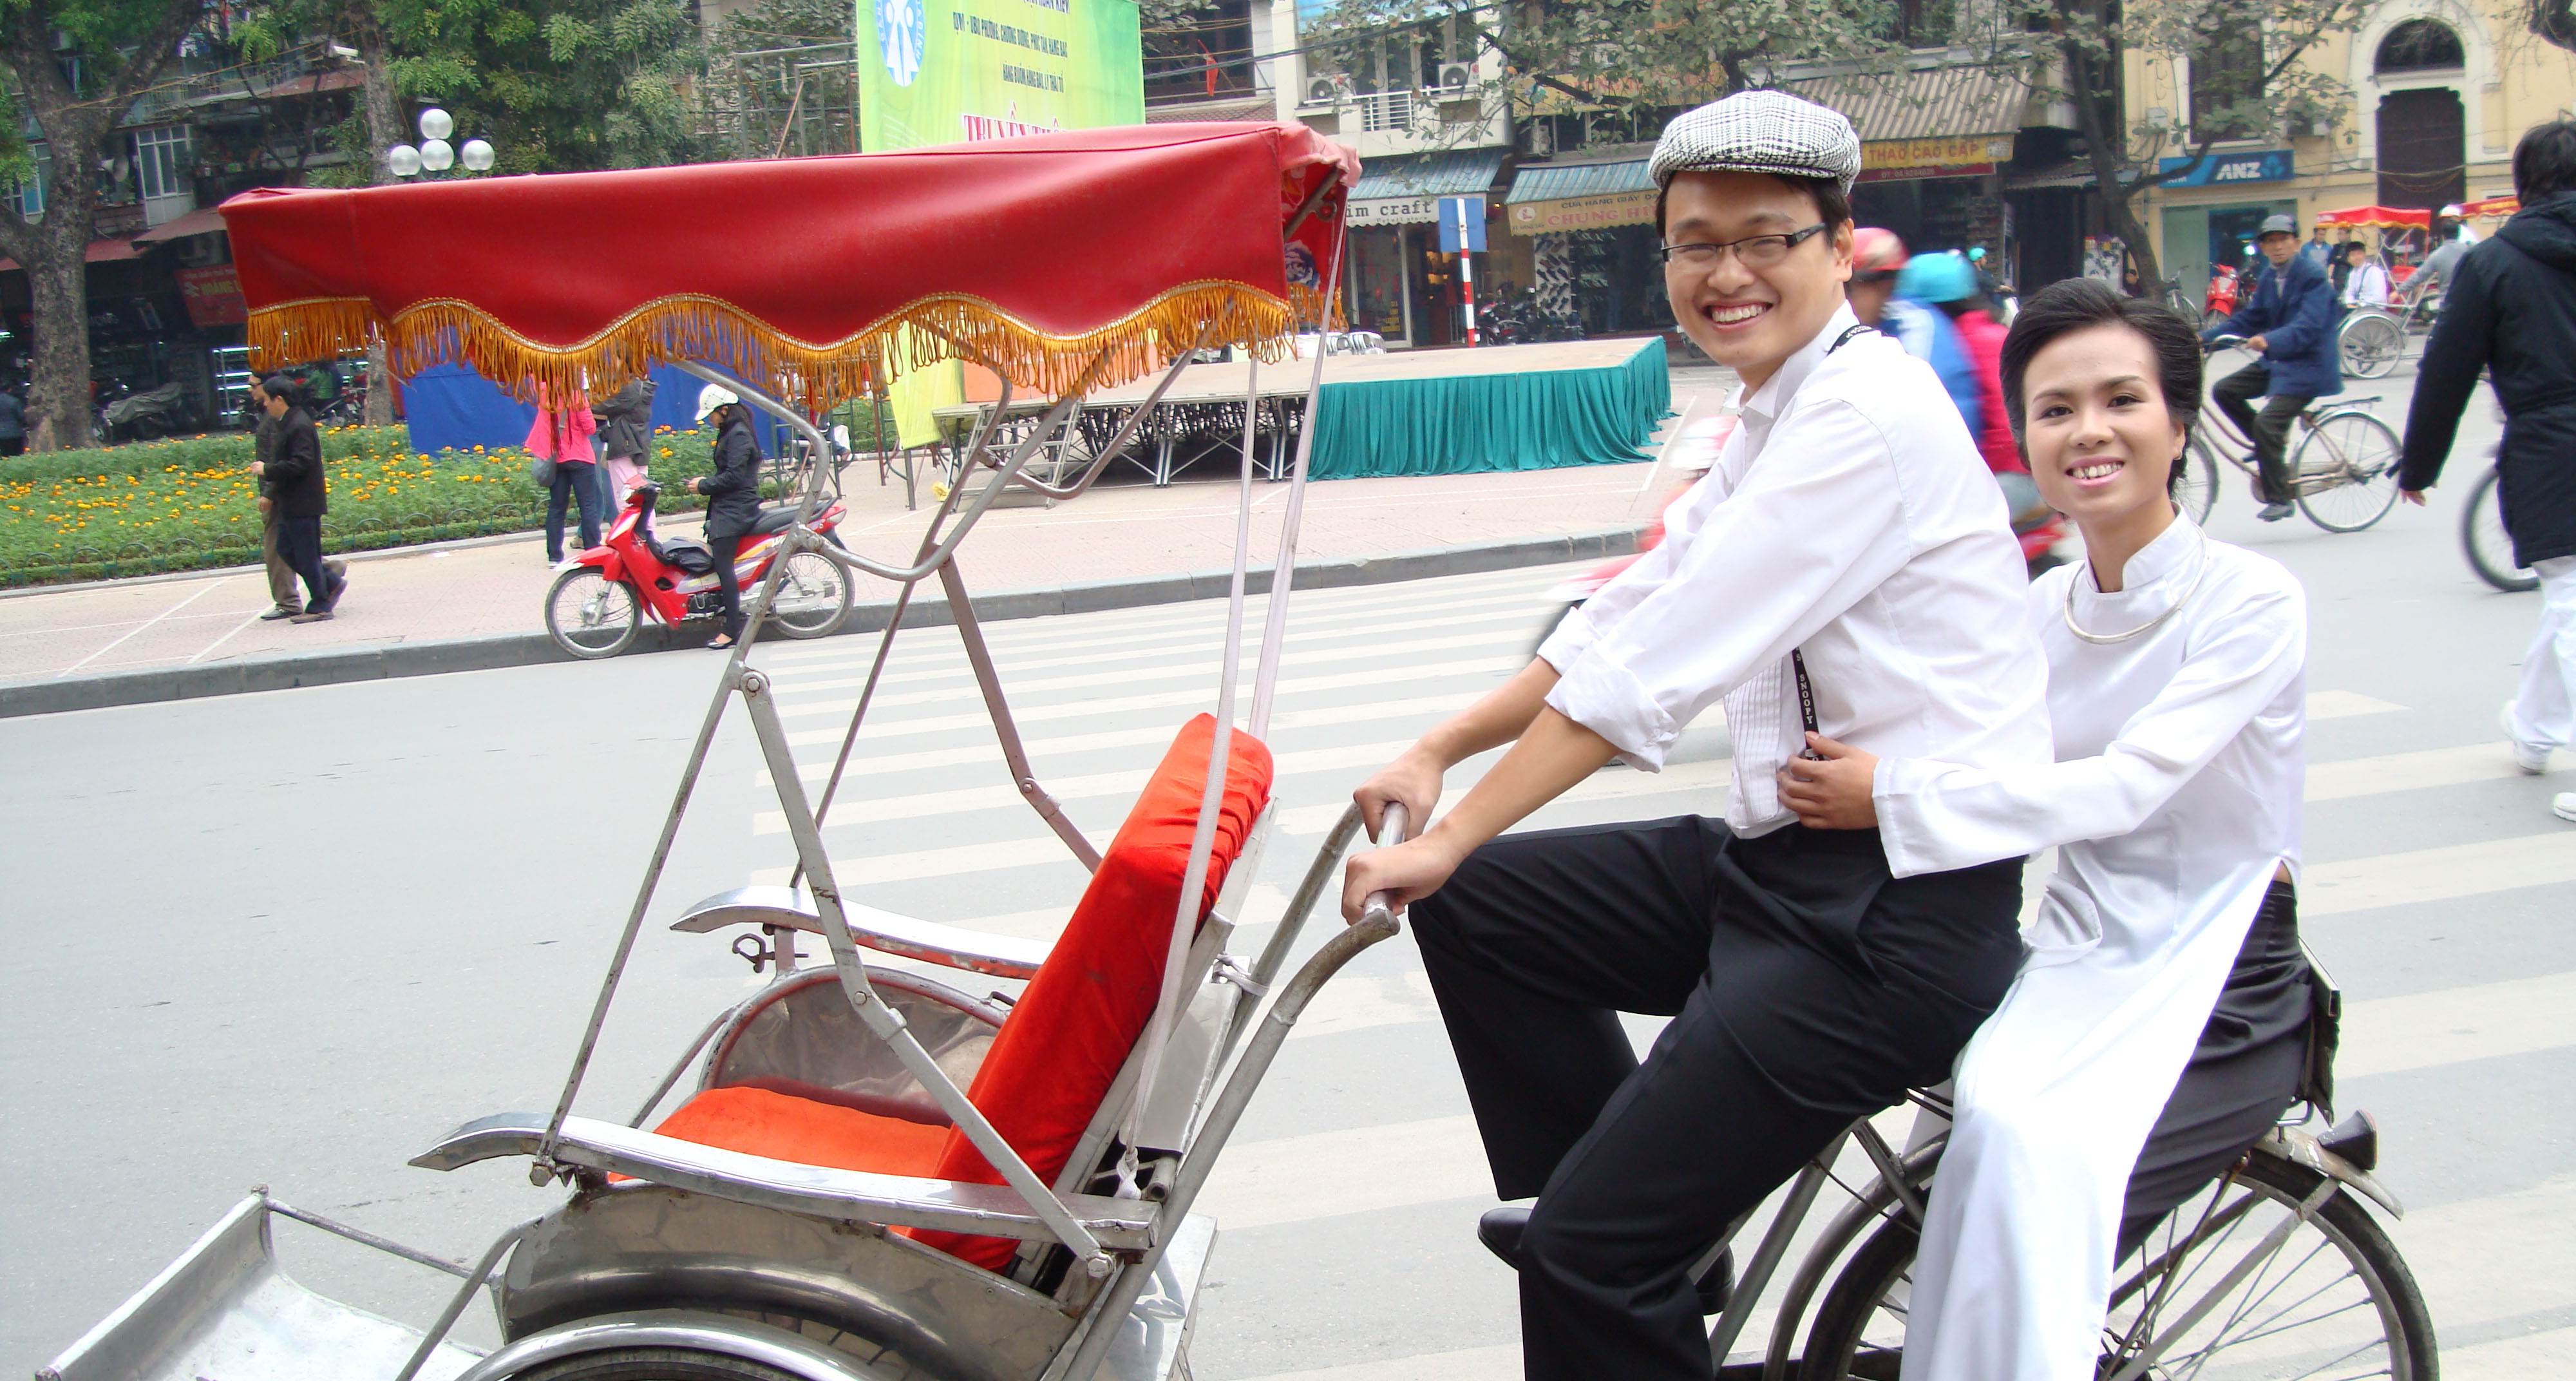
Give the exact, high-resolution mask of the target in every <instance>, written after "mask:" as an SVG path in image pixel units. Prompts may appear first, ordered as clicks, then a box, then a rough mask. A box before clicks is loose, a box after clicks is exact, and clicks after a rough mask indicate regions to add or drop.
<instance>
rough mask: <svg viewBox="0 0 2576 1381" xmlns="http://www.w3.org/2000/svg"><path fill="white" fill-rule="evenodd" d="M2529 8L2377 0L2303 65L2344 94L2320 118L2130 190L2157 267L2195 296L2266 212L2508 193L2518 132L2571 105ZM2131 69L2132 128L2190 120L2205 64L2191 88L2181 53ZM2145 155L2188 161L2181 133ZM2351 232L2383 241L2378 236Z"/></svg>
mask: <svg viewBox="0 0 2576 1381" xmlns="http://www.w3.org/2000/svg"><path fill="white" fill-rule="evenodd" d="M2528 17H2529V10H2528V8H2527V7H2524V6H2500V5H2492V4H2490V5H2477V4H2472V3H2465V2H2464V0H2389V3H2386V4H2382V5H2380V6H2377V7H2376V8H2374V9H2373V10H2372V11H2371V13H2370V16H2369V18H2368V19H2367V20H2366V21H2365V22H2364V23H2363V24H2362V26H2361V27H2360V28H2359V29H2357V30H2355V31H2353V32H2351V33H2349V34H2338V35H2333V36H2330V37H2329V38H2328V39H2327V40H2326V41H2325V42H2323V43H2321V44H2319V45H2318V46H2317V48H2316V49H2315V50H2314V51H2313V52H2312V53H2311V54H2310V55H2309V56H2308V57H2307V58H2306V59H2304V61H2306V62H2307V63H2308V64H2309V65H2310V66H2311V67H2312V68H2314V69H2315V70H2317V71H2319V72H2321V73H2323V74H2325V75H2327V76H2329V77H2331V78H2333V79H2334V80H2335V81H2336V82H2338V83H2340V84H2341V86H2342V87H2343V88H2344V91H2345V93H2346V94H2345V97H2344V99H2343V100H2342V101H2341V102H2340V104H2339V106H2338V108H2337V109H2335V110H2334V111H2333V112H2331V114H2330V117H2329V118H2324V119H2317V120H2311V121H2308V122H2306V123H2303V124H2298V125H2295V126H2284V127H2281V128H2277V129H2264V130H2259V131H2247V132H2245V135H2246V137H2242V138H2233V139H2226V140H2222V141H2220V142H2218V143H2216V144H2215V145H2213V146H2212V150H2211V152H2212V155H2213V156H2212V157H2211V158H2209V159H2207V160H2205V161H2203V162H2202V163H2201V164H2200V165H2199V166H2198V167H2196V168H2193V169H2192V170H2191V171H2190V173H2189V175H2188V176H2186V177H2185V178H2183V179H2181V180H2179V181H2177V182H2176V183H2174V184H2171V185H2168V186H2163V187H2157V188H2152V189H2150V190H2148V191H2146V192H2143V193H2141V194H2140V195H2139V198H2138V204H2139V207H2140V215H2139V219H2140V221H2141V222H2142V223H2143V224H2144V225H2145V226H2146V228H2147V231H2148V233H2149V234H2150V235H2151V236H2152V237H2154V241H2155V249H2156V254H2157V258H2158V261H2159V263H2160V264H2161V265H2162V266H2163V268H2164V271H2165V273H2166V275H2167V276H2168V277H2170V278H2172V279H2173V280H2174V281H2175V282H2176V283H2177V284H2179V285H2180V287H2181V288H2182V290H2183V291H2184V292H2185V293H2186V294H2189V295H2190V296H2192V297H2195V298H2197V297H2198V296H2199V295H2200V294H2201V293H2202V292H2203V291H2204V290H2205V289H2206V287H2207V285H2208V282H2209V278H2210V274H2211V271H2212V268H2213V266H2215V265H2218V264H2222V263H2237V264H2242V263H2243V262H2244V261H2245V260H2246V258H2247V254H2248V250H2249V248H2250V246H2251V245H2252V242H2253V240H2254V237H2255V232H2256V230H2257V229H2258V228H2259V227H2260V226H2261V224H2262V221H2263V219H2264V217H2266V216H2270V215H2276V214H2278V215H2290V216H2294V217H2296V218H2297V220H2298V223H2299V224H2300V225H2301V226H2302V227H2308V226H2313V225H2315V223H2316V220H2317V217H2318V216H2320V215H2322V214H2325V213H2328V212H2332V211H2340V210H2345V209H2349V208H2353V207H2362V206H2386V207H2397V208H2402V209H2416V210H2437V209H2439V208H2440V207H2443V206H2446V205H2449V204H2452V203H2456V202H2466V201H2473V200H2478V199H2482V198H2487V197H2498V196H2510V195H2512V193H2513V168H2512V158H2513V146H2514V143H2515V141H2517V140H2519V139H2520V138H2521V137H2522V134H2523V132H2524V131H2526V130H2528V129H2530V128H2531V127H2532V126H2533V125H2536V124H2540V123H2544V122H2546V121H2549V120H2554V119H2564V118H2567V117H2568V115H2569V113H2570V110H2571V108H2576V53H2571V52H2569V51H2568V50H2566V49H2563V48H2559V47H2555V46H2552V45H2550V44H2549V43H2546V42H2543V41H2541V40H2540V39H2539V38H2538V37H2536V36H2534V35H2533V33H2532V32H2531V30H2530V27H2529V25H2528V23H2527V20H2528ZM2127 75H2128V94H2127V103H2128V108H2129V113H2130V119H2131V123H2132V124H2133V125H2139V124H2154V125H2160V126H2168V127H2171V128H2173V129H2175V130H2176V132H2177V134H2178V135H2179V134H2184V133H2187V132H2189V131H2190V130H2191V129H2192V128H2193V125H2192V122H2193V121H2194V119H2196V118H2199V112H2196V111H2195V110H2194V102H2193V97H2194V95H2195V88H2196V87H2197V88H2198V89H2199V90H2200V92H2201V94H2204V95H2206V93H2207V87H2208V83H2207V80H2206V78H2207V74H2206V73H2205V72H2204V73H2201V74H2198V75H2199V76H2200V78H2201V80H2199V81H2198V82H2196V81H2195V75H2196V74H2195V72H2194V70H2193V63H2192V62H2191V61H2190V60H2189V59H2187V58H2178V57H2167V56H2159V55H2137V54H2133V55H2131V57H2130V59H2129V63H2128V74H2127ZM2204 104H2214V102H2204ZM2154 152H2155V154H2156V156H2157V157H2158V159H2159V160H2160V162H2159V164H2158V166H2159V167H2174V166H2179V165H2183V164H2187V163H2188V162H2189V161H2190V160H2188V159H2187V158H2186V157H2185V156H2184V155H2186V154H2187V153H2188V152H2189V148H2188V147H2187V146H2186V145H2184V144H2182V143H2181V142H2180V141H2179V139H2176V140H2174V141H2171V142H2168V143H2167V144H2165V145H2164V146H2163V147H2161V148H2159V149H2156V150H2155V151H2154ZM2336 238H2338V239H2340V238H2342V236H2341V233H2340V232H2338V233H2337V234H2336ZM2359 238H2361V239H2363V240H2364V241H2365V242H2369V243H2372V244H2373V246H2374V247H2375V248H2377V247H2383V246H2382V245H2381V244H2380V243H2379V241H2380V238H2381V237H2379V236H2377V235H2375V234H2363V235H2361V236H2360V237H2359ZM2384 247H2385V248H2387V249H2388V250H2389V251H2391V253H2392V256H2393V257H2395V258H2396V259H2398V260H2399V261H2400V262H2404V261H2406V260H2407V259H2409V258H2411V257H2413V256H2415V255H2417V254H2420V253H2421V252H2422V250H2423V245H2422V241H2421V238H2420V237H2417V236H2406V235H2391V236H2389V237H2387V239H2386V243H2385V245H2384Z"/></svg>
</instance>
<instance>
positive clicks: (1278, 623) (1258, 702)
mask: <svg viewBox="0 0 2576 1381" xmlns="http://www.w3.org/2000/svg"><path fill="white" fill-rule="evenodd" d="M1327 185H1330V184H1327ZM1349 240H1350V236H1349V235H1348V233H1347V232H1346V231H1336V232H1334V235H1333V253H1332V261H1331V264H1330V267H1329V268H1328V270H1327V271H1326V273H1325V274H1324V292H1325V298H1324V303H1325V305H1324V316H1323V319H1322V320H1320V321H1318V322H1316V323H1315V372H1314V373H1313V374H1312V375H1311V376H1309V377H1308V379H1307V381H1306V420H1305V422H1304V423H1303V424H1301V425H1300V426H1299V427H1298V428H1297V460H1296V463H1295V465H1294V466H1293V468H1292V469H1291V470H1290V471H1289V475H1288V507H1287V511H1286V512H1285V513H1284V514H1282V515H1281V517H1280V519H1279V555H1278V556H1276V557H1274V558H1272V560H1271V563H1270V605H1269V607H1268V608H1267V609H1265V610H1263V611H1262V618H1261V664H1260V666H1259V668H1258V669H1257V670H1255V671H1254V672H1253V674H1252V719H1251V722H1250V723H1248V724H1247V725H1245V729H1246V731H1247V732H1249V733H1250V734H1251V735H1252V736H1253V737H1254V738H1258V739H1267V738H1268V737H1269V735H1270V708H1271V702H1272V699H1273V698H1274V692H1276V691H1277V690H1278V688H1279V653H1280V649H1281V647H1282V646H1284V645H1285V644H1286V642H1287V639H1288V592H1289V590H1290V589H1292V588H1293V587H1294V586H1295V585H1296V583H1297V535H1298V527H1299V524H1300V523H1302V522H1303V521H1304V519H1305V516H1306V477H1307V473H1308V470H1309V468H1310V466H1311V464H1312V461H1313V458H1314V454H1315V418H1316V415H1317V414H1318V413H1319V412H1320V411H1321V406H1320V404H1321V401H1322V399H1323V396H1324V343H1325V342H1326V341H1328V340H1330V339H1332V335H1333V332H1332V325H1333V308H1332V294H1333V293H1334V292H1335V291H1336V290H1337V285H1338V284H1339V283H1340V282H1341V273H1342V246H1344V245H1345V244H1347V243H1349Z"/></svg>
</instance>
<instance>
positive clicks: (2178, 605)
mask: <svg viewBox="0 0 2576 1381" xmlns="http://www.w3.org/2000/svg"><path fill="white" fill-rule="evenodd" d="M2085 569H2086V570H2088V571H2089V570H2091V569H2092V562H2091V561H2089V560H2088V561H2086V562H2085ZM2207 574H2209V534H2208V533H2206V532H2203V533H2201V534H2200V564H2199V565H2198V566H2197V567H2195V568H2194V569H2193V571H2192V573H2191V584H2190V585H2188V586H2186V587H2185V588H2184V589H2183V592H2182V597H2181V598H2179V599H2177V600H2175V601H2174V602H2173V603H2172V605H2170V606H2169V607H2167V608H2166V610H2165V611H2164V612H2163V613H2161V614H2158V615H2156V616H2155V617H2154V618H2151V619H2149V620H2147V621H2146V622H2145V623H2142V624H2139V625H2138V626H2137V627H2135V628H2132V629H2130V630H2129V631H2128V632H2126V633H2087V632H2085V631H2084V629H2083V627H2082V625H2080V624H2078V623H2076V622H2075V587H2076V586H2077V585H2078V584H2080V583H2081V580H2082V578H2081V577H2080V576H2079V577H2078V578H2077V579H2075V580H2070V581H2067V582H2066V611H2065V612H2066V631H2067V632H2069V633H2072V634H2074V635H2075V636H2077V637H2079V638H2082V639H2083V640H2084V641H2086V642H2088V643H2094V644H2097V645H2098V644H2103V643H2124V642H2127V641H2128V640H2129V639H2131V638H2134V637H2138V636H2139V635H2141V634H2145V633H2152V632H2154V631H2155V630H2156V629H2157V628H2160V627H2162V626H2163V624H2164V621H2165V620H2167V619H2169V618H2172V617H2173V616H2174V615H2175V614H2176V613H2178V612H2180V611H2181V609H2182V607H2183V606H2184V605H2186V604H2189V603H2191V597H2192V596H2193V595H2195V594H2198V593H2199V592H2200V578H2201V577H2202V576H2205V575H2207Z"/></svg>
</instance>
